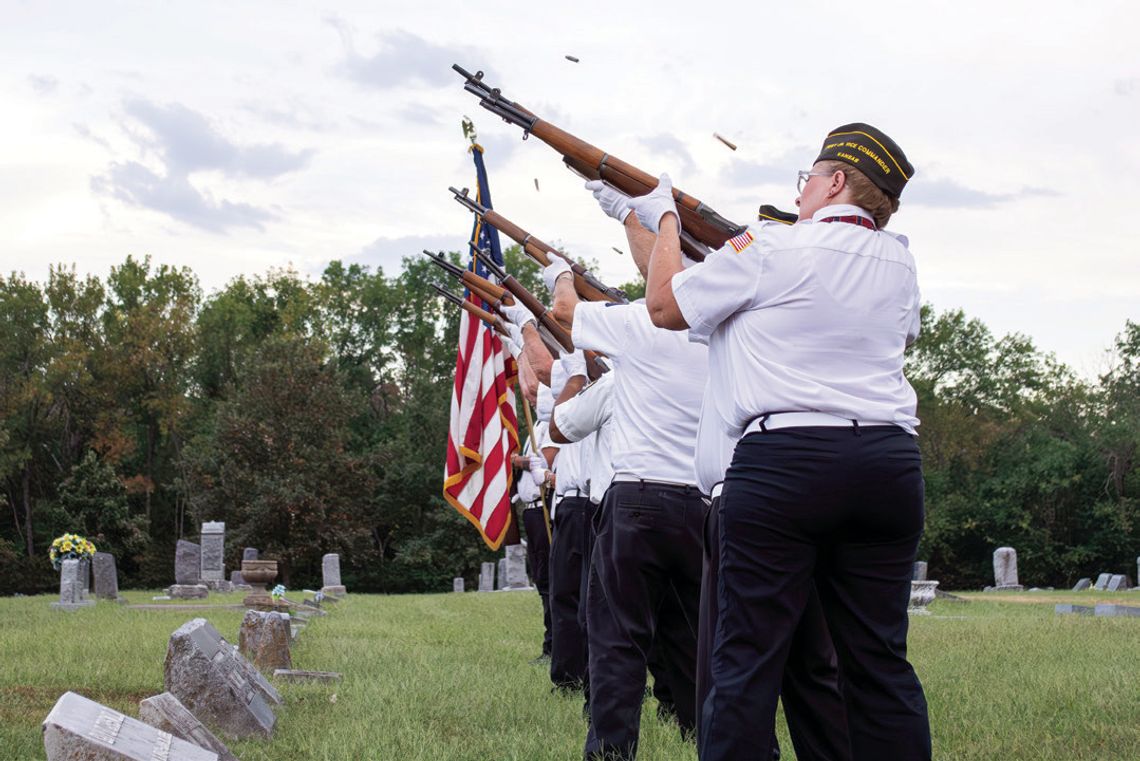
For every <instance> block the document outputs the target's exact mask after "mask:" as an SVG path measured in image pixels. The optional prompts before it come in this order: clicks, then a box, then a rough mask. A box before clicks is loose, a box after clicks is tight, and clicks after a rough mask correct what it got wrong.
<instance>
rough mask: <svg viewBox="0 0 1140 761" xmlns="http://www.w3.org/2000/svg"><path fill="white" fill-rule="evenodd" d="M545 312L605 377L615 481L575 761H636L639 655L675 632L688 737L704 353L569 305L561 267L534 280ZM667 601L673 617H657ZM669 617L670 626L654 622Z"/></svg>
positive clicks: (601, 539)
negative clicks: (550, 298)
mask: <svg viewBox="0 0 1140 761" xmlns="http://www.w3.org/2000/svg"><path fill="white" fill-rule="evenodd" d="M543 277H544V279H545V280H546V282H547V285H548V286H550V287H551V290H552V292H553V293H554V304H553V307H552V311H553V313H554V315H555V317H556V318H557V319H560V320H561V321H563V322H564V323H569V324H571V325H572V330H571V336H572V339H573V341H574V345H575V346H577V347H578V348H583V349H589V350H593V351H597V352H600V353H601V354H604V355H605V356H606V357H607V358H608V359H609V361H610V362H611V363H612V364H613V367H614V390H613V406H614V408H613V417H614V421H615V428H614V441H613V461H612V462H613V468H614V477H613V480H612V481H611V483H610V487H609V489H608V490H607V492H606V495H605V497H604V499H603V502H602V512H601V517H600V520H599V522H598V534H597V538H596V539H595V542H594V555H593V559H592V567H591V571H590V581H589V590H588V593H587V603H586V604H587V614H586V616H587V622H588V626H587V631H588V633H589V637H590V653H589V655H590V729H589V733H588V736H587V740H586V747H585V757H586V758H587V759H594V758H603V757H604V758H607V759H610V758H629V759H632V758H634V757H635V756H636V754H637V739H638V733H639V728H640V720H641V703H642V699H643V697H644V691H645V673H646V666H647V655H648V653H649V651H650V647H651V645H652V644H653V641H654V636H655V634H656V633H657V632H658V630H667V631H670V632H677V633H678V635H679V639H680V644H679V647H678V650H679V652H677V653H676V654H674V655H673V656H672V658H671V662H670V663H669V666H668V670H669V672H670V674H671V675H673V676H674V681H673V683H672V684H671V685H670V687H671V688H672V693H673V699H674V701H675V706H676V710H677V719H678V723H679V724H681V726H682V728H685V727H686V726H687V727H690V728H691V727H692V726H693V722H694V715H695V708H694V705H693V700H694V698H695V694H696V686H695V681H694V680H695V670H696V644H697V643H696V626H697V606H698V601H699V597H700V574H701V545H700V528H701V521H702V518H703V513H704V501H703V499H702V497H701V494H700V491H699V490H698V489H697V486H696V479H695V477H694V474H693V448H694V446H695V441H696V434H697V411H698V409H699V405H700V399H701V393H702V390H703V389H704V385H705V376H706V374H707V363H708V360H707V356H706V351H705V348H704V347H703V346H701V345H699V344H695V343H690V342H689V341H688V340H687V338H686V337H685V335H684V334H679V333H671V332H670V331H665V330H659V329H657V328H655V327H654V326H653V324H652V323H651V322H650V320H649V313H648V310H647V309H646V307H645V305H644V304H641V303H633V304H610V303H604V302H584V303H579V300H578V296H577V294H576V293H575V291H574V286H573V281H572V278H571V273H570V269H569V265H567V264H566V262H565V261H563V260H561V259H558V260H555V262H553V263H552V264H551V265H550V266H548V267H547V268H546V269H545V270H544V271H543ZM673 592H675V593H676V595H677V598H678V599H679V601H680V604H679V605H676V606H669V605H666V606H663V605H662V603H663V602H664V601H665V599H666V596H667V595H668V594H670V593H673ZM663 615H669V616H670V617H671V618H672V619H676V618H680V619H681V621H680V622H679V623H678V622H677V621H675V620H668V621H661V620H659V619H660V617H661V616H663Z"/></svg>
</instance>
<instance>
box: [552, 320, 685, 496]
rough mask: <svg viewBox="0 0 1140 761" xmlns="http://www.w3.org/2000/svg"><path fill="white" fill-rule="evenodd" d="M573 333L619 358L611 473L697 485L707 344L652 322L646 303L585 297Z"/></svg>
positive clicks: (578, 341)
mask: <svg viewBox="0 0 1140 761" xmlns="http://www.w3.org/2000/svg"><path fill="white" fill-rule="evenodd" d="M572 338H573V340H574V345H575V346H577V347H579V348H583V349H591V350H593V351H597V352H601V353H602V354H605V355H606V356H607V357H609V358H610V360H611V361H612V362H613V365H614V381H613V382H614V389H613V425H614V433H613V450H612V458H613V469H614V475H615V476H617V475H626V476H632V477H634V478H644V479H647V480H654V481H672V482H675V483H684V484H693V485H695V484H696V476H695V474H694V472H693V451H694V449H695V446H696V438H697V416H698V413H699V410H700V402H701V395H702V393H703V391H704V386H705V378H706V376H707V374H708V353H707V350H706V348H705V347H704V346H703V345H701V344H697V343H693V342H690V341H689V340H688V336H687V335H686V332H685V331H671V330H662V329H660V328H658V327H656V326H654V325H653V323H652V321H651V320H650V319H649V311H648V310H647V309H646V307H645V304H644V303H633V304H610V303H607V302H600V301H595V302H583V303H580V304H578V305H577V306H576V307H575V310H574V325H573V331H572Z"/></svg>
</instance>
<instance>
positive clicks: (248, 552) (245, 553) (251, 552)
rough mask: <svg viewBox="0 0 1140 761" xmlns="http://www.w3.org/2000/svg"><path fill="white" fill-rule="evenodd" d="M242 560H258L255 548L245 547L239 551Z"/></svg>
mask: <svg viewBox="0 0 1140 761" xmlns="http://www.w3.org/2000/svg"><path fill="white" fill-rule="evenodd" d="M241 559H242V560H260V557H259V556H258V552H257V548H256V547H246V548H244V549H243V550H242V551H241Z"/></svg>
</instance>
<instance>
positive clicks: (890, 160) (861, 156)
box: [816, 122, 914, 198]
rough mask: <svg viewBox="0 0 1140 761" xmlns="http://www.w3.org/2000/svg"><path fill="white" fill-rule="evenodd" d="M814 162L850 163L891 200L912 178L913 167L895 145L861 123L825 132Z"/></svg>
mask: <svg viewBox="0 0 1140 761" xmlns="http://www.w3.org/2000/svg"><path fill="white" fill-rule="evenodd" d="M816 161H817V162H819V161H842V162H845V163H847V164H850V165H851V166H853V167H855V168H856V169H858V170H859V171H861V172H862V173H863V174H865V175H867V178H868V179H870V180H871V182H873V183H875V186H876V187H878V188H879V190H881V191H883V192H884V193H886V194H887V195H888V196H891V197H892V198H898V197H899V195H900V194H901V193H902V190H903V187H904V186H906V183H907V180H909V179H910V178H911V177H912V176H913V175H914V167H913V166H911V164H910V162H909V161H907V160H906V155H905V154H903V152H902V148H900V147H899V144H898V143H896V142H895V141H894V140H891V139H890V138H889V137H887V135H886V134H885V133H884V132H882V131H881V130H878V129H875V128H874V127H872V126H871V125H870V124H863V123H862V122H854V123H852V124H844V125H843V126H842V127H836V128H835V129H833V130H832V131H831V132H829V133H828V135H827V138H826V139H825V140H824V141H823V148H822V149H821V150H820V152H819V158H817V159H816Z"/></svg>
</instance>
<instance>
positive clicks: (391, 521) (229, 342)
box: [0, 247, 1140, 593]
mask: <svg viewBox="0 0 1140 761" xmlns="http://www.w3.org/2000/svg"><path fill="white" fill-rule="evenodd" d="M452 256H453V259H454V260H455V261H458V254H453V255H452ZM506 259H507V267H508V270H510V271H512V272H515V273H517V276H519V277H520V279H521V280H523V282H524V284H526V285H528V287H532V288H534V289H536V290H537V289H540V288H541V286H540V285H539V283H538V272H537V269H536V268H535V267H533V266H532V265H530V264H528V263H526V262H525V261H524V260H523V257H522V255H521V253H520V251H519V250H518V248H517V247H512V248H511V249H508V250H507V252H506ZM440 279H441V278H440V276H439V274H438V270H436V269H435V268H434V267H433V266H432V265H431V263H430V262H428V261H427V260H426V259H423V258H407V259H405V260H404V263H403V267H402V268H401V270H400V272H399V273H397V274H394V275H388V274H387V273H385V272H384V271H383V270H381V269H379V268H377V269H375V270H373V269H371V268H369V267H366V266H363V265H360V264H345V263H342V262H338V261H334V262H332V263H330V264H329V265H328V267H327V268H326V269H325V270H324V272H323V273H322V274H321V276H320V277H319V278H316V279H308V278H304V277H302V276H300V275H299V274H298V273H296V272H293V271H290V270H272V271H270V272H268V273H265V274H263V275H258V276H242V277H238V278H236V279H234V280H232V281H231V282H230V283H229V284H227V285H226V286H225V287H224V288H222V289H220V290H218V291H216V292H213V293H211V294H209V295H205V294H203V292H202V289H201V287H200V285H199V282H198V279H197V277H196V276H195V275H194V273H193V271H192V270H190V269H189V268H184V267H183V268H177V267H171V266H167V265H156V264H154V263H152V262H151V261H150V259H149V258H144V259H141V260H140V259H137V258H134V257H128V258H127V259H126V260H125V261H124V262H123V263H122V264H121V265H119V266H116V267H113V268H111V271H110V273H109V274H108V275H107V277H106V278H99V277H95V276H90V275H87V276H80V275H78V274H77V273H76V271H75V269H74V267H70V268H69V267H53V268H52V269H51V270H50V273H49V276H48V278H47V281H46V282H35V281H31V280H29V279H27V278H26V277H24V276H23V275H21V274H18V273H13V274H11V275H10V276H7V277H4V276H0V483H2V486H3V491H2V492H0V500H3V501H4V502H5V503H6V504H5V505H3V507H4V508H5V509H4V512H5V513H7V515H8V517H7V518H6V519H4V520H3V521H0V593H12V592H23V593H29V592H37V591H48V590H50V589H52V588H54V586H55V585H56V580H55V577H54V575H53V572H52V571H51V567H50V564H49V563H48V561H47V549H48V546H49V545H50V542H51V540H52V538H53V537H55V536H58V535H60V534H62V533H65V532H69V531H70V532H74V533H80V534H83V535H85V536H87V537H88V538H90V539H92V540H93V541H94V542H95V544H96V545H97V546H98V548H99V549H100V550H106V551H110V552H113V553H114V554H115V555H116V557H117V559H118V563H119V567H120V576H121V583H122V584H123V585H124V586H138V587H161V586H165V585H167V584H169V583H171V582H172V581H173V558H174V544H175V542H176V541H177V540H178V539H179V538H190V539H196V537H197V531H198V528H197V527H198V524H199V523H200V522H201V521H205V520H220V521H225V523H226V529H227V537H226V539H227V558H226V560H227V567H229V568H236V567H238V564H239V561H240V554H241V548H242V547H243V546H255V547H258V548H259V549H260V550H261V551H262V553H263V556H267V557H274V558H278V559H279V560H280V561H281V568H282V574H283V577H284V581H285V583H286V584H287V585H292V586H306V585H312V584H316V583H319V573H320V557H321V555H322V554H324V553H326V552H339V553H341V558H342V568H343V575H344V577H345V581H346V584H348V585H349V586H350V587H351V588H354V589H357V590H360V591H378V592H423V591H443V590H445V589H449V588H450V579H451V578H452V577H453V576H456V575H464V576H466V577H467V578H468V579H469V580H473V579H474V577H475V575H476V574H477V571H478V567H479V563H480V562H483V561H485V560H488V559H491V553H489V552H488V551H487V550H486V549H485V547H484V546H483V544H482V542H481V540H480V539H479V538H478V536H477V535H476V533H475V532H474V531H473V530H472V529H471V528H470V526H469V524H468V523H467V522H466V521H465V520H464V519H462V518H461V517H460V516H459V515H458V514H456V513H455V511H454V510H452V509H451V508H450V507H449V506H448V505H447V504H446V503H445V502H444V500H443V499H442V497H441V487H442V472H443V461H444V451H445V440H446V431H447V420H448V411H449V404H450V394H451V388H452V381H453V378H454V372H455V352H456V343H457V340H458V333H457V327H458V320H457V318H456V314H457V313H456V311H455V310H454V307H451V306H449V305H446V304H444V303H442V302H441V301H440V300H438V299H437V298H435V297H434V294H433V292H432V291H431V288H430V283H432V282H436V281H439V280H440ZM625 288H626V290H627V291H629V292H631V293H633V294H635V295H636V293H637V292H639V290H640V285H639V284H627V285H626V286H625ZM907 365H908V377H909V378H910V380H911V382H912V384H913V385H914V386H915V388H916V390H917V392H918V395H919V417H920V418H922V422H923V424H922V427H921V429H920V438H919V441H920V445H921V448H922V453H923V458H924V463H925V468H926V489H927V492H926V493H927V528H926V535H925V537H924V539H923V543H922V546H921V548H920V557H922V558H923V559H926V560H928V561H929V562H930V569H931V574H932V578H939V579H941V580H942V582H943V586H945V587H970V586H980V585H982V584H984V583H987V581H988V580H989V579H990V578H992V572H991V570H990V556H991V553H992V551H993V549H994V548H995V547H998V546H1001V545H1011V546H1013V547H1015V548H1017V550H1018V555H1019V560H1020V567H1021V575H1022V578H1023V579H1025V580H1026V581H1029V582H1030V583H1032V584H1037V585H1046V584H1049V585H1057V586H1060V585H1063V584H1069V583H1071V582H1072V581H1073V580H1074V579H1076V578H1078V577H1080V576H1087V575H1090V574H1093V573H1095V572H1096V571H1098V570H1114V571H1116V572H1121V573H1123V572H1127V570H1128V569H1129V568H1131V569H1132V570H1133V572H1134V571H1135V564H1134V563H1135V557H1136V556H1137V555H1138V554H1140V507H1138V500H1137V495H1138V490H1140V470H1138V467H1137V444H1138V442H1140V325H1138V324H1136V323H1133V322H1128V323H1126V325H1125V327H1124V329H1123V330H1122V332H1121V333H1120V335H1119V336H1117V338H1116V341H1115V346H1114V350H1113V352H1112V357H1111V362H1110V365H1109V369H1108V370H1106V372H1105V373H1104V374H1103V375H1101V376H1100V377H1099V378H1098V379H1096V380H1095V381H1086V380H1083V379H1081V378H1079V377H1077V376H1076V375H1075V374H1074V373H1073V372H1072V371H1071V370H1070V369H1069V368H1067V367H1065V366H1064V365H1061V364H1060V363H1058V362H1057V361H1056V360H1054V359H1053V358H1052V357H1051V356H1049V355H1046V354H1044V353H1042V352H1040V351H1038V350H1037V349H1036V348H1035V347H1034V345H1033V344H1032V342H1031V341H1030V340H1029V339H1028V338H1026V337H1024V336H1020V335H1010V336H1005V337H995V336H994V335H993V334H992V333H991V332H990V331H989V329H988V328H987V327H986V326H985V325H984V324H983V323H981V322H980V321H979V320H976V319H971V318H969V317H968V316H967V315H965V314H963V313H962V312H961V311H946V312H941V313H939V312H936V311H935V310H934V309H933V308H931V307H930V306H927V307H924V309H923V331H922V335H921V337H920V338H919V340H918V341H917V342H916V343H915V344H914V345H913V346H912V347H911V349H910V351H909V353H908V360H907ZM524 435H525V432H524Z"/></svg>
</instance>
